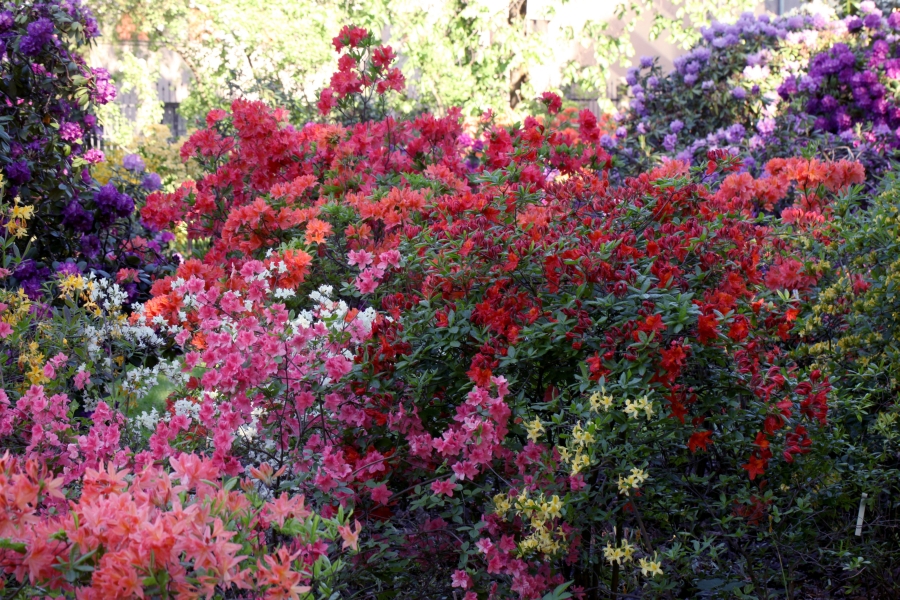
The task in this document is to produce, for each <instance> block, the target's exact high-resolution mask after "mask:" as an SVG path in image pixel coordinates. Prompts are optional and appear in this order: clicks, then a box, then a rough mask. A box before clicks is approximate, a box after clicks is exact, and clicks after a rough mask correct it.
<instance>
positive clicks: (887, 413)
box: [797, 185, 900, 589]
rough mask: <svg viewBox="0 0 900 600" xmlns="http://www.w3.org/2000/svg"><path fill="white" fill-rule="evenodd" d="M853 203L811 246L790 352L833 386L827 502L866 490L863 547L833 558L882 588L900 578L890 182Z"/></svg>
mask: <svg viewBox="0 0 900 600" xmlns="http://www.w3.org/2000/svg"><path fill="white" fill-rule="evenodd" d="M862 201H863V199H862V198H859V197H856V196H852V195H851V196H848V197H846V198H844V199H842V201H841V202H840V203H839V204H838V205H837V206H836V210H835V215H834V220H833V223H832V230H831V231H830V235H829V236H828V237H827V238H824V240H823V241H825V242H826V243H824V244H822V246H820V247H819V252H820V256H821V259H822V260H823V262H826V263H827V264H829V265H830V268H829V270H828V272H827V275H826V276H825V277H824V278H823V279H822V280H821V281H820V283H819V286H820V292H819V293H818V295H817V302H816V304H815V306H814V307H813V310H812V311H811V313H810V314H809V315H808V317H807V318H806V320H805V322H804V323H803V324H802V325H801V328H802V330H803V331H804V333H805V337H806V344H804V345H802V346H800V347H799V348H798V349H797V354H798V356H803V357H804V360H807V361H810V363H811V364H813V365H815V366H816V367H819V368H821V369H822V370H823V371H824V372H827V373H829V374H830V377H831V378H832V381H833V382H834V384H835V390H836V392H837V393H836V394H835V397H834V402H835V403H836V404H837V407H838V412H837V415H840V417H839V418H840V421H839V425H840V428H841V429H843V431H844V435H837V436H835V439H834V441H833V443H832V454H833V455H834V456H835V457H844V458H845V459H846V460H838V461H835V462H836V465H835V468H834V470H833V472H832V473H831V475H830V477H829V478H828V479H829V481H828V483H829V485H830V486H831V487H832V488H833V490H834V492H833V493H834V506H836V507H843V508H844V510H845V512H852V511H854V510H857V508H858V505H859V504H860V503H861V499H862V494H866V499H865V502H863V504H864V506H865V530H864V532H863V536H862V537H863V541H864V544H865V547H864V548H860V551H859V552H858V553H856V554H854V553H849V552H848V553H846V555H845V556H844V557H843V560H845V561H846V562H847V563H848V566H851V568H853V569H854V570H858V571H861V572H862V571H864V572H865V573H866V574H867V575H869V576H870V577H872V578H874V579H875V580H877V581H879V582H880V584H881V585H882V586H883V587H884V588H885V589H892V588H894V587H896V586H897V582H898V581H900V572H898V570H897V568H896V560H895V553H896V550H895V548H896V544H895V540H896V535H897V525H896V523H897V514H898V513H897V511H898V508H900V507H898V504H897V501H896V496H897V482H898V481H900V479H898V469H900V462H898V460H897V458H898V456H900V447H898V443H900V438H898V429H897V423H898V418H900V416H898V410H900V407H898V405H897V395H896V385H897V381H898V373H897V369H898V356H897V350H896V346H895V342H894V340H895V339H896V331H895V326H896V325H895V323H896V319H895V318H894V316H895V315H896V314H897V306H896V304H897V302H896V299H895V298H894V294H893V291H892V290H893V287H894V285H895V281H896V268H897V266H898V263H897V248H896V243H895V241H894V240H895V239H896V236H895V233H896V231H897V226H898V221H897V216H898V214H897V190H896V188H895V187H894V186H893V185H892V186H891V187H890V188H889V189H888V190H887V191H886V192H884V193H883V194H882V195H880V196H878V197H876V198H874V199H866V203H867V204H869V207H868V210H860V208H861V207H860V204H861V203H862ZM851 505H852V507H851ZM854 563H855V564H854ZM860 586H862V584H860Z"/></svg>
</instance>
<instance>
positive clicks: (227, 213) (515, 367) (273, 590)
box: [0, 27, 890, 600]
mask: <svg viewBox="0 0 900 600" xmlns="http://www.w3.org/2000/svg"><path fill="white" fill-rule="evenodd" d="M335 47H336V49H337V50H338V52H339V53H341V58H340V62H339V70H338V73H337V74H336V75H335V77H334V78H333V79H332V82H331V86H330V87H329V88H328V89H327V90H326V91H325V92H323V95H322V98H321V102H320V105H319V107H320V109H321V111H322V113H323V117H324V118H323V122H317V123H308V124H306V125H304V126H302V127H300V126H294V125H291V124H289V123H288V122H287V119H286V113H285V112H284V111H282V110H280V109H273V108H270V107H267V106H265V105H263V104H261V103H257V102H249V101H245V100H238V101H235V102H234V103H233V105H232V107H231V112H225V111H213V112H211V113H210V114H209V116H208V117H207V122H206V125H207V127H206V128H205V129H204V130H202V131H199V132H197V133H195V134H194V135H193V136H192V137H191V139H190V140H189V141H188V142H187V143H186V144H185V145H184V147H183V156H184V158H185V159H187V158H189V157H193V158H194V159H195V160H197V161H198V163H199V164H200V165H201V166H202V167H203V169H204V171H205V175H204V176H203V177H202V178H200V179H198V180H196V181H191V182H187V183H185V184H183V185H182V186H181V187H180V188H179V189H177V190H176V191H174V192H171V193H166V192H158V193H155V194H153V195H151V196H150V197H149V198H148V199H147V203H146V205H145V206H144V207H143V209H142V217H143V219H144V221H145V222H147V224H148V225H150V226H152V227H155V228H159V229H171V228H174V227H176V226H181V225H182V224H183V225H184V226H185V227H186V230H187V232H188V236H189V237H190V238H192V239H195V240H203V241H204V242H205V243H204V244H203V247H204V248H206V250H205V251H204V252H196V253H195V254H194V255H192V256H187V257H185V260H184V261H183V262H182V263H181V264H180V266H179V267H178V268H177V271H176V273H175V274H173V275H171V276H168V277H165V278H161V279H159V280H157V281H156V282H155V283H154V285H153V289H152V297H151V299H150V300H148V301H147V302H146V303H144V304H143V305H134V306H133V307H132V309H131V312H130V313H128V314H126V313H125V311H121V312H117V311H115V310H113V314H112V315H111V318H112V319H113V320H114V322H115V323H117V324H118V326H119V327H122V328H131V329H126V330H125V331H129V332H130V331H132V330H134V331H140V332H146V335H147V339H146V340H144V343H145V344H149V343H151V336H152V344H153V347H154V350H153V352H152V353H150V354H151V356H149V357H148V358H147V359H144V358H143V357H142V356H143V355H135V357H134V358H133V359H132V360H130V363H129V364H128V365H127V366H125V367H124V371H125V373H126V375H118V374H117V373H115V372H111V373H108V374H107V375H105V376H104V377H105V378H106V379H103V378H99V377H98V381H105V380H115V379H116V378H117V377H120V376H121V377H125V378H128V377H129V375H127V373H134V375H130V377H132V378H133V379H135V380H136V381H138V382H140V384H141V385H142V386H143V387H142V388H141V390H140V391H133V390H134V388H133V387H132V388H130V389H131V390H132V391H131V392H130V394H128V393H126V394H120V395H112V394H108V395H107V398H106V399H105V400H103V401H102V402H98V403H96V404H93V405H88V404H85V405H84V408H80V409H79V408H75V409H73V408H72V406H71V404H69V402H70V400H69V395H68V394H73V395H75V394H78V393H80V390H82V388H84V386H86V385H88V383H87V380H88V378H91V377H93V375H92V374H91V373H89V374H87V375H85V374H83V373H87V372H88V371H90V370H91V368H93V369H94V370H96V369H97V367H92V366H91V365H88V366H85V367H84V368H81V367H80V366H78V365H77V364H76V361H75V360H74V359H70V358H69V355H68V354H67V353H65V352H63V351H61V355H54V357H50V354H49V353H47V354H42V355H40V356H39V357H38V356H37V355H35V354H34V351H32V354H30V355H29V354H27V352H28V351H30V349H29V348H28V347H27V344H19V346H21V347H22V348H23V350H17V352H18V354H8V355H7V359H6V363H5V364H6V365H7V366H6V367H4V368H5V369H6V370H8V371H9V372H10V373H16V372H17V365H15V364H14V363H15V362H16V361H17V360H18V357H20V356H27V357H28V358H27V359H23V360H27V361H28V362H29V364H31V363H33V364H34V365H36V367H37V369H39V372H40V374H41V375H42V376H44V377H46V378H47V381H46V382H34V381H29V382H26V381H25V378H24V376H23V375H21V374H20V375H17V376H16V377H18V379H10V381H14V382H15V384H14V385H10V386H6V384H5V387H6V388H7V389H6V391H5V392H4V394H5V395H4V398H5V403H4V404H3V406H4V407H5V408H4V411H6V412H4V413H2V414H8V415H10V417H9V418H8V419H7V421H3V422H0V423H6V422H8V423H9V425H8V426H7V427H6V429H0V436H3V440H7V439H11V438H13V437H15V439H16V440H22V441H21V442H18V443H17V444H7V446H8V447H9V448H10V454H9V455H8V456H7V457H5V458H4V459H3V463H2V470H3V477H4V479H2V480H0V481H2V484H0V490H2V491H3V492H4V494H5V496H0V498H5V500H4V501H5V502H6V505H5V506H7V508H6V512H4V513H2V514H3V517H2V518H3V519H6V520H5V521H0V523H3V529H0V537H2V538H3V542H2V546H0V547H2V548H4V554H3V555H2V556H3V561H2V562H0V565H2V568H3V569H4V572H5V573H6V577H7V584H6V585H7V586H8V587H10V588H12V589H21V590H28V592H29V593H31V591H32V590H49V592H48V593H56V594H60V593H68V594H72V593H77V594H78V597H93V596H91V595H90V594H104V595H111V596H114V597H130V595H139V592H138V590H141V591H140V593H142V594H145V595H148V596H149V595H154V596H155V595H162V596H165V595H166V594H171V595H178V596H179V597H204V596H216V597H258V596H264V597H279V598H280V597H284V598H288V597H291V598H296V597H319V596H322V597H348V598H349V597H367V598H389V597H432V596H434V597H451V596H454V597H463V598H465V599H466V600H476V599H482V600H484V599H486V598H526V599H532V598H547V599H550V598H557V599H563V598H568V597H577V598H591V599H593V598H601V597H609V596H611V595H615V596H617V595H630V596H644V597H675V596H680V597H693V596H697V595H699V594H704V593H706V594H709V595H711V596H713V595H720V596H721V595H728V594H731V595H738V596H741V597H763V596H766V595H768V594H770V593H771V594H786V595H793V594H800V593H806V592H810V593H812V592H817V591H821V590H822V589H823V588H824V587H825V585H826V584H824V583H822V582H823V581H825V579H826V578H828V577H831V578H832V583H830V584H827V585H829V586H831V587H830V588H829V589H835V590H836V589H840V588H841V587H842V586H845V585H851V586H852V585H853V584H852V583H849V584H848V583H847V582H848V581H849V580H850V579H852V578H853V577H855V576H856V575H859V574H860V573H861V572H862V566H861V563H859V562H858V561H857V562H855V563H850V564H849V565H848V562H847V556H846V552H847V549H846V546H845V544H848V542H847V541H846V540H847V538H848V537H849V534H848V535H847V536H843V537H836V536H827V535H824V534H820V532H819V530H818V527H819V526H820V525H823V524H822V523H821V522H820V521H819V520H818V519H819V516H818V515H819V514H820V513H821V512H822V511H821V510H820V511H819V512H816V508H821V507H822V506H823V505H828V506H829V510H830V511H831V512H830V513H829V514H830V518H832V519H833V521H832V522H830V523H829V524H827V525H826V526H827V527H847V526H849V525H846V524H849V523H850V519H851V518H854V517H855V514H856V512H855V511H856V506H855V505H851V506H847V504H846V502H844V503H843V504H838V503H833V502H832V496H831V491H830V490H831V488H830V487H828V486H824V485H823V484H822V481H823V478H824V477H826V476H827V475H828V465H829V463H830V462H831V461H833V460H835V459H834V457H832V456H831V455H830V452H831V449H830V448H829V444H828V442H829V441H830V440H831V439H832V438H831V437H829V436H832V435H833V431H832V429H831V419H832V418H833V414H832V413H833V409H832V404H831V398H832V397H833V395H834V394H833V390H832V381H831V377H832V375H833V371H832V370H831V369H822V368H819V366H818V365H814V364H810V362H809V360H808V359H807V358H806V357H807V356H808V354H807V355H804V354H803V353H802V352H798V351H797V350H798V348H800V347H801V344H802V342H804V341H805V340H804V339H803V337H802V336H803V335H807V334H808V332H804V331H801V330H799V328H798V326H797V325H798V323H801V322H802V320H803V319H805V318H806V317H807V316H808V314H809V313H810V304H811V302H812V301H813V299H814V295H815V293H816V291H817V289H818V286H819V282H820V280H823V281H824V280H826V279H827V278H828V277H830V276H831V274H832V271H831V266H830V264H829V263H827V262H826V261H824V260H819V258H818V257H819V256H821V255H822V254H821V252H820V250H821V248H822V247H828V246H829V245H830V244H831V241H832V240H833V235H834V230H833V228H832V227H831V225H830V224H831V223H832V222H833V220H834V219H835V216H836V213H835V208H834V207H835V206H839V207H840V206H843V205H844V204H843V203H845V201H846V198H847V197H850V196H852V195H854V194H856V193H857V192H858V190H859V189H860V185H861V184H863V183H864V181H865V177H866V173H865V171H864V169H863V167H862V166H861V165H860V164H859V163H856V162H852V161H847V160H838V161H830V160H825V159H818V158H811V157H792V158H777V159H773V160H771V161H769V162H768V163H766V164H765V165H764V166H763V168H762V169H761V170H760V173H759V175H758V176H753V175H751V174H750V173H748V172H747V171H746V169H745V168H744V165H742V162H741V160H740V158H739V157H736V156H734V155H733V154H732V153H730V152H727V151H724V150H711V151H710V152H709V153H707V155H706V157H705V160H703V161H702V163H701V164H698V165H696V166H694V167H691V166H689V165H688V164H687V163H685V162H682V161H677V160H667V161H664V162H662V163H661V164H659V165H657V166H655V167H653V168H651V169H648V170H647V171H646V172H643V173H634V174H633V176H632V177H628V178H626V179H625V180H624V181H623V183H622V184H620V185H619V184H612V183H610V180H609V176H608V174H609V169H610V167H611V159H610V156H609V155H608V154H607V152H606V151H605V150H604V149H603V147H602V145H601V144H600V140H601V136H602V134H603V132H602V130H601V128H600V126H599V124H598V120H597V119H596V117H595V116H594V115H593V114H592V113H590V112H589V111H583V112H581V113H580V114H579V115H578V118H577V121H576V128H570V127H568V126H565V127H563V126H559V127H557V126H554V125H553V124H554V123H558V122H559V121H554V119H553V117H554V115H555V114H556V113H557V112H558V111H559V110H560V102H559V99H558V98H557V97H555V96H554V95H552V94H545V95H544V96H543V97H542V101H543V102H544V104H545V106H546V109H547V110H546V114H544V115H539V116H535V117H528V118H527V119H525V120H524V122H522V123H518V124H515V125H513V126H509V127H503V126H500V125H498V124H496V123H495V122H494V120H493V117H492V115H491V114H490V113H488V114H485V115H484V117H483V118H482V119H481V121H480V123H479V125H478V126H477V127H476V128H474V129H466V128H464V127H463V125H462V120H461V118H460V115H459V113H457V112H451V113H450V114H449V115H448V116H446V117H444V118H436V117H433V116H431V115H422V116H419V117H417V118H415V119H411V120H399V119H395V118H394V117H392V116H384V117H383V118H381V119H380V120H371V117H372V114H373V113H372V108H373V107H376V108H377V106H378V104H379V102H380V100H379V97H380V96H382V95H384V94H387V93H389V92H390V91H391V90H392V89H394V88H395V87H396V85H399V84H397V81H398V79H397V78H398V77H399V72H397V71H396V70H394V67H392V59H393V53H392V51H391V50H390V49H389V48H386V47H381V46H379V45H378V44H377V42H376V41H375V39H374V38H373V36H371V35H369V34H368V33H367V32H366V31H364V30H361V29H358V28H354V27H347V28H345V29H344V30H342V31H341V33H340V34H339V35H338V37H337V38H335ZM335 109H338V110H339V114H338V115H333V114H332V111H333V110H335ZM352 115H356V117H357V118H358V119H361V120H355V119H354V118H351V117H352ZM329 117H336V118H339V120H340V121H341V123H340V124H337V123H332V122H329V121H328V118H329ZM776 215H777V216H776ZM823 278H824V279H823ZM57 285H58V287H59V288H60V289H59V290H58V292H59V293H62V294H63V295H66V294H68V296H67V297H68V298H69V300H68V301H69V302H70V303H71V304H72V305H73V307H78V306H83V305H84V304H85V303H88V304H90V302H94V303H95V304H97V296H98V294H100V292H99V291H95V290H99V289H100V286H99V284H96V283H94V282H93V281H92V280H87V281H73V280H62V281H60V282H59V283H58V284H57ZM103 289H104V292H103V293H105V294H107V295H109V294H115V293H116V289H117V288H109V285H107V286H106V287H105V288H103ZM17 302H20V301H17ZM3 310H4V311H9V312H8V313H3V315H4V316H3V320H4V322H11V321H12V320H14V319H20V317H19V316H17V315H20V313H22V310H21V309H20V308H19V305H18V304H14V303H12V302H10V303H8V304H4V305H3ZM103 310H107V311H109V310H110V308H109V307H104V306H101V307H99V308H98V309H97V310H95V311H94V313H93V314H94V315H102V314H103ZM17 322H18V321H17ZM26 334H27V327H25V326H24V325H22V326H19V327H18V328H15V329H12V328H8V329H4V330H0V335H3V336H4V338H5V337H6V336H7V335H16V336H23V335H26ZM128 335H132V334H128ZM17 339H18V338H17ZM116 339H118V338H116ZM117 343H119V342H113V341H110V346H108V347H109V348H111V349H112V348H113V347H115V344H117ZM110 353H113V350H110ZM116 353H121V351H118V352H116ZM138 354H139V353H138ZM110 358H111V357H110ZM81 360H83V359H81ZM154 361H158V362H154ZM103 364H105V363H103ZM123 364H125V357H123V359H122V360H121V362H120V363H119V366H120V367H121V366H122V365H123ZM107 366H108V364H107ZM65 369H68V371H65ZM4 372H6V371H4ZM19 372H20V371H19ZM57 372H59V373H65V375H64V376H60V379H65V378H67V377H73V378H74V382H73V384H72V386H71V387H74V388H75V391H65V392H64V391H62V387H61V388H60V391H59V392H58V393H57V395H56V396H53V397H51V398H48V391H54V390H55V389H56V388H55V387H54V386H56V385H59V386H63V385H64V384H62V383H56V381H57V378H56V376H57ZM79 373H82V374H79ZM35 376H37V375H35ZM42 385H46V386H47V387H46V389H45V388H43V387H41V386H42ZM65 385H67V384H65ZM66 389H67V390H68V389H69V388H68V387H66ZM20 414H21V415H23V416H24V418H25V420H23V419H22V417H20V416H18V415H20ZM13 415H16V416H13ZM23 422H27V423H29V425H30V424H31V423H33V426H30V428H22V427H19V425H18V424H19V423H23ZM125 432H127V443H125V442H124V439H125V437H122V436H123V434H124V433H125ZM77 436H82V437H77ZM117 436H120V437H119V438H117ZM36 438H37V439H36ZM76 440H77V441H76ZM87 449H89V450H90V454H89V455H88V454H87ZM79 452H82V453H85V455H84V456H82V455H80V454H79ZM64 499H65V500H68V502H64ZM829 503H831V504H829ZM351 511H352V517H348V514H350V512H351ZM851 513H852V515H851ZM107 518H108V522H109V523H117V524H116V525H115V526H112V525H103V523H105V522H107V521H105V520H104V519H107ZM351 521H352V523H351ZM838 521H843V522H842V523H841V524H840V525H835V523H837V522H838ZM844 522H846V523H844ZM119 523H120V524H119ZM51 542H52V543H51ZM773 549H775V551H773ZM349 550H353V551H354V552H349ZM356 550H358V554H356V553H355V551H356ZM889 556H890V555H889V554H888V558H889ZM879 558H880V557H879ZM340 567H343V568H342V569H341V568H340ZM117 586H118V587H117ZM876 592H880V589H878V590H876Z"/></svg>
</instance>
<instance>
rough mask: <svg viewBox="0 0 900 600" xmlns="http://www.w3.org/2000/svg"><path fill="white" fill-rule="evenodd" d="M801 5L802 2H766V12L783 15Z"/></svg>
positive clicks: (791, 0)
mask: <svg viewBox="0 0 900 600" xmlns="http://www.w3.org/2000/svg"><path fill="white" fill-rule="evenodd" d="M802 3H803V2H802V0H766V10H768V11H769V12H773V13H775V14H776V15H783V14H785V13H788V12H790V11H792V10H794V9H795V8H797V7H798V6H800V5H801V4H802Z"/></svg>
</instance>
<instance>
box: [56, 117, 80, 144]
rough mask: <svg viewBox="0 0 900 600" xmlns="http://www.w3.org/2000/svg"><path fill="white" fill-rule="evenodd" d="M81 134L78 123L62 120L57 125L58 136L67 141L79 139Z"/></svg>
mask: <svg viewBox="0 0 900 600" xmlns="http://www.w3.org/2000/svg"><path fill="white" fill-rule="evenodd" d="M81 136H82V132H81V126H80V125H78V123H71V122H69V121H66V122H64V123H63V124H62V125H60V126H59V137H61V138H62V139H64V140H65V141H67V142H75V141H77V140H80V139H81Z"/></svg>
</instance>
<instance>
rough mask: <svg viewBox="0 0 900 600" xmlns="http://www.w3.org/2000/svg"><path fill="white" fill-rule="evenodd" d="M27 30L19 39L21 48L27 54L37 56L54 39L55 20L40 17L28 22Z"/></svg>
mask: <svg viewBox="0 0 900 600" xmlns="http://www.w3.org/2000/svg"><path fill="white" fill-rule="evenodd" d="M27 31H28V33H27V34H26V35H23V36H22V39H21V40H20V41H19V50H20V51H21V52H22V54H24V55H26V56H35V55H37V54H38V53H39V52H40V51H41V50H42V49H43V48H44V46H46V45H47V43H48V42H50V41H51V40H52V39H53V21H51V20H50V19H48V18H46V17H44V18H41V19H38V20H37V21H34V22H32V23H29V24H28V29H27Z"/></svg>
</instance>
